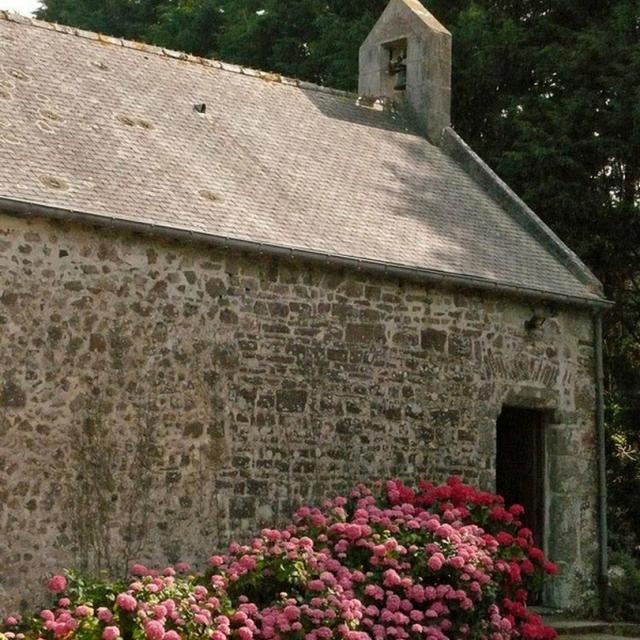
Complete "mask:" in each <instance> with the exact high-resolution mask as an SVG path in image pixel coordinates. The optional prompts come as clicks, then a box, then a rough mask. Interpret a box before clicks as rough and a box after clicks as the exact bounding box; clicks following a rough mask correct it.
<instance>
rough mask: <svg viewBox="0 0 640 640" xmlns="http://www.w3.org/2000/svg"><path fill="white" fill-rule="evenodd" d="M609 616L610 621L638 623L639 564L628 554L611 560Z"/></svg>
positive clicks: (639, 612) (639, 599) (617, 555)
mask: <svg viewBox="0 0 640 640" xmlns="http://www.w3.org/2000/svg"><path fill="white" fill-rule="evenodd" d="M609 583H610V588H609V615H610V616H611V619H612V620H625V621H629V622H640V562H638V560H637V559H636V558H634V557H633V556H631V555H630V554H628V553H624V552H621V553H617V554H615V555H614V556H613V557H612V558H611V569H610V570H609Z"/></svg>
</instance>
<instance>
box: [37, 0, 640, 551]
mask: <svg viewBox="0 0 640 640" xmlns="http://www.w3.org/2000/svg"><path fill="white" fill-rule="evenodd" d="M386 3H387V0H348V1H347V0H44V2H43V7H42V9H41V10H40V11H39V12H38V15H39V17H41V18H43V19H46V20H50V21H57V22H61V23H65V24H70V25H75V26H79V27H83V28H85V29H90V30H93V31H100V32H104V33H109V34H112V35H115V36H124V37H126V38H131V39H137V40H143V41H147V42H152V43H155V44H159V45H162V46H166V47H170V48H173V49H179V50H184V51H188V52H191V53H195V54H198V55H201V56H214V57H217V58H220V59H223V60H226V61H229V62H236V63H240V64H243V65H247V66H252V67H257V68H260V69H264V70H271V71H277V72H280V73H283V74H286V75H289V76H294V77H297V78H301V79H305V80H310V81H313V82H318V83H321V84H325V85H329V86H333V87H337V88H343V89H355V88H356V86H357V72H358V69H357V65H358V47H359V45H360V43H361V42H362V41H363V40H364V38H365V36H366V35H367V33H368V32H369V30H370V29H371V27H372V26H373V24H374V23H375V21H376V19H377V18H378V16H379V15H380V14H381V13H382V11H383V10H384V8H385V6H386ZM425 5H426V6H427V8H428V9H429V10H430V11H432V12H433V13H434V15H435V16H437V17H438V18H439V19H440V20H441V21H442V22H443V23H444V24H445V25H446V26H447V27H448V28H449V29H450V30H451V31H452V32H453V35H454V85H453V123H454V126H455V128H456V129H457V130H458V131H459V132H460V133H461V134H462V136H463V137H464V138H465V139H466V140H468V141H469V142H470V144H471V145H472V146H473V147H474V148H475V149H476V150H477V151H478V152H479V153H480V155H481V156H483V157H484V158H485V159H486V160H487V161H488V162H489V164H491V165H492V166H493V167H494V168H495V169H496V170H497V172H498V173H499V174H500V175H501V176H502V177H503V178H504V179H505V180H506V181H507V182H508V183H509V184H510V185H511V186H512V187H513V188H514V189H515V190H516V191H517V192H518V193H520V194H521V195H522V196H523V197H524V199H525V201H527V203H528V204H529V205H530V206H531V207H532V208H533V209H534V210H535V211H536V212H537V213H538V214H539V215H540V216H541V217H542V218H543V219H544V220H545V221H546V222H547V223H548V224H549V225H550V226H551V227H552V228H553V229H554V230H555V231H557V233H558V234H559V235H560V236H561V237H562V238H563V239H564V240H565V241H566V242H567V243H568V244H569V245H570V246H571V247H572V248H573V249H574V250H575V251H576V252H577V253H578V254H579V255H580V256H581V257H582V258H583V259H584V260H585V262H587V264H589V265H590V267H591V268H592V269H593V270H594V271H595V273H596V274H597V275H598V277H599V278H600V279H601V280H602V281H603V282H604V284H605V287H606V293H607V295H608V296H609V297H610V298H611V299H613V300H615V301H616V302H617V303H618V304H617V306H616V308H615V309H614V310H613V311H612V312H610V313H609V314H608V316H607V319H606V335H607V341H606V360H607V397H608V407H609V411H608V433H609V462H610V472H609V475H610V493H611V516H612V521H613V532H614V538H613V542H614V544H617V545H620V546H626V547H628V546H629V545H630V544H633V545H634V546H635V547H636V548H637V549H638V545H640V428H639V426H640V425H639V424H638V422H639V420H638V418H639V417H640V0H573V1H570V0H426V1H425Z"/></svg>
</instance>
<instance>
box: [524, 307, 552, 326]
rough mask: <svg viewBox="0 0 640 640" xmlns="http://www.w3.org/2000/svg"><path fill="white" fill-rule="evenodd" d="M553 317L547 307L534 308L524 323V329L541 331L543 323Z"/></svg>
mask: <svg viewBox="0 0 640 640" xmlns="http://www.w3.org/2000/svg"><path fill="white" fill-rule="evenodd" d="M552 315H553V312H552V310H551V309H549V308H548V307H535V308H534V310H533V315H532V316H531V317H530V318H529V319H528V320H526V321H525V323H524V328H525V329H526V330H527V331H536V330H537V329H542V327H543V325H544V323H545V322H546V321H547V320H548V319H549V318H550V317H551V316H552Z"/></svg>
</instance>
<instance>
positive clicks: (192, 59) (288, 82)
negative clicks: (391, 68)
mask: <svg viewBox="0 0 640 640" xmlns="http://www.w3.org/2000/svg"><path fill="white" fill-rule="evenodd" d="M2 20H4V21H6V22H14V23H16V24H22V25H25V26H30V27H34V28H37V29H45V30H47V31H55V32H56V33H62V34H65V35H69V36H76V37H78V38H83V39H85V40H91V41H93V42H97V43H99V44H101V45H112V46H115V47H122V48H124V49H132V50H134V51H139V52H141V53H147V54H151V55H156V56H160V57H163V58H172V59H175V60H180V61H182V62H189V63H192V64H197V65H200V66H202V67H209V68H212V69H218V70H221V71H227V72H229V73H236V74H239V75H244V76H247V77H250V78H258V79H260V80H264V81H266V82H274V83H277V84H282V85H285V86H289V87H297V88H299V89H302V90H304V91H317V92H319V93H326V94H329V95H332V96H339V97H342V98H349V99H352V100H356V99H357V98H358V94H357V93H353V92H351V91H343V90H342V89H332V88H331V87H323V86H322V85H319V84H315V83H313V82H307V81H305V80H298V79H296V78H289V77H287V76H283V75H282V74H280V73H275V72H270V71H261V70H259V69H252V68H250V67H243V66H241V65H237V64H231V63H228V62H222V61H220V60H214V59H212V58H201V57H199V56H194V55H192V54H190V53H185V52H182V51H174V50H173V49H165V48H164V47H157V46H155V45H152V44H146V43H144V42H137V41H135V40H126V39H124V38H115V37H113V36H107V35H104V34H101V33H97V32H94V31H86V30H84V29H78V28H76V27H68V26H65V25H61V24H58V23H55V22H47V21H45V20H38V19H36V18H29V17H28V16H23V15H22V14H20V13H17V12H15V11H9V10H3V9H0V21H2Z"/></svg>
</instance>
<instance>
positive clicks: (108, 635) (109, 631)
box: [102, 626, 120, 640]
mask: <svg viewBox="0 0 640 640" xmlns="http://www.w3.org/2000/svg"><path fill="white" fill-rule="evenodd" d="M119 637H120V629H119V628H118V627H116V626H111V627H105V628H104V630H103V631H102V640H117V638H119Z"/></svg>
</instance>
